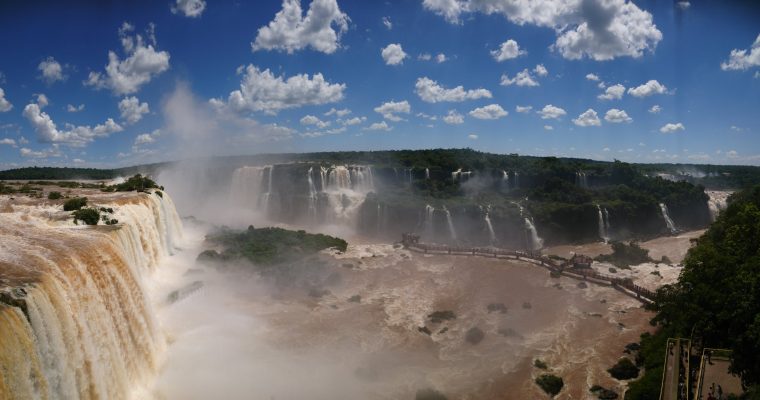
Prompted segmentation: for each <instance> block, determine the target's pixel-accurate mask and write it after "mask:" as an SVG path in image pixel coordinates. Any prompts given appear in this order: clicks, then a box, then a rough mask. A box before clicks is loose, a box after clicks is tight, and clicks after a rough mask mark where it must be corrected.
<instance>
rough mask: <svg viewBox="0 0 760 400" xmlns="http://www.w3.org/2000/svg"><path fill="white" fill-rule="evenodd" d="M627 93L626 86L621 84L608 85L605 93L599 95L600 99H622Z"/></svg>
mask: <svg viewBox="0 0 760 400" xmlns="http://www.w3.org/2000/svg"><path fill="white" fill-rule="evenodd" d="M624 94H625V86H623V85H621V84H617V85H612V86H609V87H607V90H605V91H604V93H603V94H600V95H599V96H597V98H598V99H599V100H620V99H622V98H623V95H624Z"/></svg>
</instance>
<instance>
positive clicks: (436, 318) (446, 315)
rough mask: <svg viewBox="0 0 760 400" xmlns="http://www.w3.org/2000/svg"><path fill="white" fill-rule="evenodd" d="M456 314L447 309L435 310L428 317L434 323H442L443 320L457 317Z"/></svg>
mask: <svg viewBox="0 0 760 400" xmlns="http://www.w3.org/2000/svg"><path fill="white" fill-rule="evenodd" d="M456 317H457V316H456V314H454V311H450V310H446V311H433V312H432V313H430V314H428V318H430V322H432V323H434V324H440V323H441V322H443V321H450V320H452V319H456Z"/></svg>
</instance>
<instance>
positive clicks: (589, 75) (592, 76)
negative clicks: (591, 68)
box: [586, 74, 599, 81]
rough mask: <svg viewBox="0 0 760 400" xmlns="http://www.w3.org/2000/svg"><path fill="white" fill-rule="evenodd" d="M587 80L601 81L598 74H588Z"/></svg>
mask: <svg viewBox="0 0 760 400" xmlns="http://www.w3.org/2000/svg"><path fill="white" fill-rule="evenodd" d="M586 79H588V80H590V81H598V80H599V76H598V75H596V74H586Z"/></svg>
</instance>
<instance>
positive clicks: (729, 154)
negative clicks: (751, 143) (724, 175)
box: [726, 150, 739, 158]
mask: <svg viewBox="0 0 760 400" xmlns="http://www.w3.org/2000/svg"><path fill="white" fill-rule="evenodd" d="M726 157H728V158H739V153H738V152H737V151H736V150H729V151H727V152H726Z"/></svg>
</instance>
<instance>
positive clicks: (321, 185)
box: [319, 166, 327, 192]
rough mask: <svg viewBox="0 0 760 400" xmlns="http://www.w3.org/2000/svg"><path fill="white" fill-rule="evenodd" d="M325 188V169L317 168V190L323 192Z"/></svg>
mask: <svg viewBox="0 0 760 400" xmlns="http://www.w3.org/2000/svg"><path fill="white" fill-rule="evenodd" d="M326 187H327V168H325V167H322V166H320V167H319V190H321V191H323V192H324V191H325V188H326Z"/></svg>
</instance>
